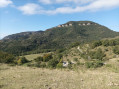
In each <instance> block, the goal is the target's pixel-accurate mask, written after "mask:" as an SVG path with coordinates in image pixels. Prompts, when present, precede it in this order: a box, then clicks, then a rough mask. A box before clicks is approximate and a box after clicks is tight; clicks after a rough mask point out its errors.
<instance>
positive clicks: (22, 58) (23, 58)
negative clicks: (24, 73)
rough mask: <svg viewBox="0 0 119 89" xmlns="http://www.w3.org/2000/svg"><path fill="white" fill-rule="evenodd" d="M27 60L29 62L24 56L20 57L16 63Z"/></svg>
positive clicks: (22, 62)
mask: <svg viewBox="0 0 119 89" xmlns="http://www.w3.org/2000/svg"><path fill="white" fill-rule="evenodd" d="M27 62H29V61H28V60H27V59H26V58H25V57H21V58H19V59H18V61H17V64H18V65H22V64H24V63H27Z"/></svg>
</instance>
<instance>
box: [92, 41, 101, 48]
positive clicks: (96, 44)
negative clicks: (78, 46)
mask: <svg viewBox="0 0 119 89" xmlns="http://www.w3.org/2000/svg"><path fill="white" fill-rule="evenodd" d="M101 45H102V42H101V41H95V42H94V43H93V44H92V48H95V47H98V46H101Z"/></svg>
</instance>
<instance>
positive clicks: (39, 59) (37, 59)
mask: <svg viewBox="0 0 119 89" xmlns="http://www.w3.org/2000/svg"><path fill="white" fill-rule="evenodd" d="M34 60H35V61H36V62H39V61H43V57H41V56H39V57H37V58H36V59H34Z"/></svg>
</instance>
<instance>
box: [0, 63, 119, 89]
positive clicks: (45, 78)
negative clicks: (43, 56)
mask: <svg viewBox="0 0 119 89" xmlns="http://www.w3.org/2000/svg"><path fill="white" fill-rule="evenodd" d="M0 87H1V88H0V89H119V73H115V72H112V71H108V70H107V69H106V68H98V69H96V70H89V69H88V70H87V69H85V68H82V69H81V68H79V69H78V70H77V71H71V70H66V69H63V70H57V69H53V70H50V69H41V68H30V67H24V66H8V65H5V64H1V65H0Z"/></svg>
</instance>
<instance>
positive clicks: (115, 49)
mask: <svg viewBox="0 0 119 89" xmlns="http://www.w3.org/2000/svg"><path fill="white" fill-rule="evenodd" d="M113 52H114V53H115V54H119V46H115V47H114V48H113Z"/></svg>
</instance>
